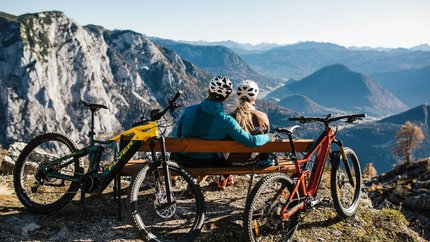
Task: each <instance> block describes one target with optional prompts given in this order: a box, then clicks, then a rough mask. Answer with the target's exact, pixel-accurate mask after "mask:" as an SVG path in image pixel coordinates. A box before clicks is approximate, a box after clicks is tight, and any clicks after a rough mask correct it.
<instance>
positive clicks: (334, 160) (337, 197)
mask: <svg viewBox="0 0 430 242" xmlns="http://www.w3.org/2000/svg"><path fill="white" fill-rule="evenodd" d="M365 116H366V115H365V114H354V115H346V116H339V117H331V115H330V114H329V115H327V116H326V117H322V118H318V117H317V118H306V117H300V118H290V119H289V120H290V121H299V122H301V123H309V122H319V123H322V124H324V130H323V131H322V133H321V134H320V136H319V137H318V139H317V140H316V141H315V142H314V143H313V145H312V147H310V148H309V149H308V151H307V152H306V153H305V154H304V157H303V158H298V155H297V153H296V151H295V149H294V141H293V138H292V135H293V133H294V131H295V130H296V129H297V128H299V127H300V126H298V125H295V126H292V127H289V128H276V129H275V132H277V133H283V134H287V135H288V138H289V141H290V144H291V153H289V154H287V155H289V156H290V158H291V160H292V161H293V163H294V166H295V172H294V173H293V174H292V175H291V176H287V175H286V174H281V173H273V174H270V175H268V176H266V177H264V178H262V179H261V180H260V181H259V182H258V183H257V184H256V185H255V187H254V189H253V190H252V191H251V193H250V195H249V196H248V198H247V201H246V205H245V213H244V219H243V221H244V227H245V234H246V238H247V240H249V241H292V238H293V236H294V232H295V231H296V229H297V227H298V224H299V220H300V219H299V215H300V213H301V212H302V211H305V210H306V209H308V208H312V207H314V206H316V205H317V204H318V203H319V202H321V200H322V199H317V198H316V194H317V191H318V187H319V184H320V182H321V178H322V175H323V172H324V166H325V164H326V160H327V158H328V160H329V161H330V162H331V173H330V187H331V189H330V190H331V196H332V198H333V204H334V208H335V209H336V212H337V213H338V215H339V216H340V217H349V216H352V215H353V214H354V213H355V212H356V210H357V207H358V204H359V199H360V193H361V183H362V182H361V169H360V162H359V160H358V158H357V155H356V154H355V153H354V151H353V150H352V149H350V148H347V147H344V146H343V143H342V141H340V140H338V139H336V137H335V134H336V132H337V129H336V130H333V129H332V127H331V126H330V123H332V122H334V121H338V120H342V119H346V122H348V123H353V122H354V121H356V120H359V119H361V118H363V117H365ZM332 144H336V145H337V146H338V148H339V150H338V151H332V152H331V145H332Z"/></svg>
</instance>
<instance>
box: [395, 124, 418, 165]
mask: <svg viewBox="0 0 430 242" xmlns="http://www.w3.org/2000/svg"><path fill="white" fill-rule="evenodd" d="M396 138H397V140H396V144H395V145H394V148H393V153H394V154H395V155H396V156H398V157H404V158H405V160H406V162H407V163H410V162H411V159H412V152H413V151H414V150H415V149H417V148H419V147H420V144H421V142H423V140H424V134H423V131H422V130H421V128H420V127H419V126H418V125H416V124H414V123H412V122H410V121H407V122H406V123H404V124H403V125H402V127H400V129H399V131H397V133H396Z"/></svg>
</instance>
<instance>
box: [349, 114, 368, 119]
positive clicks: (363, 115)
mask: <svg viewBox="0 0 430 242" xmlns="http://www.w3.org/2000/svg"><path fill="white" fill-rule="evenodd" d="M351 116H354V117H356V118H365V117H366V116H367V115H366V114H365V113H359V114H354V115H351Z"/></svg>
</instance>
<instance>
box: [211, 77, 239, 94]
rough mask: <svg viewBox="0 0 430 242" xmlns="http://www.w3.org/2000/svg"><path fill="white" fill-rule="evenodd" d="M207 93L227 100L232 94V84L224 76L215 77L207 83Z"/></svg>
mask: <svg viewBox="0 0 430 242" xmlns="http://www.w3.org/2000/svg"><path fill="white" fill-rule="evenodd" d="M209 92H210V93H213V94H216V95H220V96H222V97H223V98H227V97H228V96H229V95H230V94H231V93H232V92H233V83H231V81H230V79H228V78H227V77H225V76H216V77H214V78H212V80H211V82H210V83H209Z"/></svg>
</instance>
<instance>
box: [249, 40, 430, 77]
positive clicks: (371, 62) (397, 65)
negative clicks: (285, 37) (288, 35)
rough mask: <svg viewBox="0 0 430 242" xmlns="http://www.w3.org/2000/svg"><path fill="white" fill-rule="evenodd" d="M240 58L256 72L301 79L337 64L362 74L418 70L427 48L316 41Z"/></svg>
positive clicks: (427, 59)
mask: <svg viewBox="0 0 430 242" xmlns="http://www.w3.org/2000/svg"><path fill="white" fill-rule="evenodd" d="M420 49H422V48H420ZM241 57H242V58H243V59H244V60H245V61H246V62H247V63H248V64H249V65H250V66H251V67H252V68H253V69H254V70H255V71H257V72H258V73H261V74H262V75H265V76H268V77H274V78H284V79H286V78H288V79H299V78H303V77H305V76H307V75H309V74H311V73H312V72H314V71H315V70H318V69H320V68H322V67H324V66H327V65H332V64H336V63H342V64H344V65H346V66H348V67H349V68H351V69H353V70H355V71H358V72H360V73H363V74H365V75H372V74H374V73H380V72H392V71H398V70H408V69H419V68H423V67H425V66H428V65H430V52H429V51H419V50H418V51H415V50H410V49H393V50H390V51H379V50H374V49H370V50H354V49H348V48H346V47H343V46H340V45H336V44H332V43H318V42H302V43H298V44H294V45H287V46H281V47H276V48H272V49H269V50H266V51H260V52H253V53H249V54H241Z"/></svg>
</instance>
